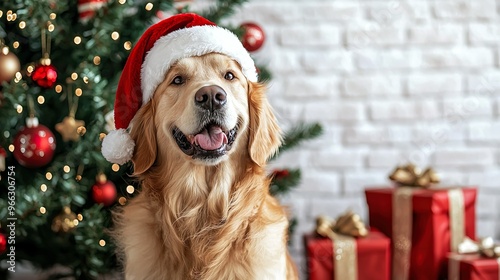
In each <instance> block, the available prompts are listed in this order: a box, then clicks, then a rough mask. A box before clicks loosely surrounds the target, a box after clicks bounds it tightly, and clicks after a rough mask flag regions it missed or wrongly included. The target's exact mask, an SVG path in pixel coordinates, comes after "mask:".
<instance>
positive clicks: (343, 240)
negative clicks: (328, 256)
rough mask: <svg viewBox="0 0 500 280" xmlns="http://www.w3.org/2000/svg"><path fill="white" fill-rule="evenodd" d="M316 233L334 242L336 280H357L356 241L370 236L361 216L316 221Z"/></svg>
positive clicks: (343, 216)
mask: <svg viewBox="0 0 500 280" xmlns="http://www.w3.org/2000/svg"><path fill="white" fill-rule="evenodd" d="M316 232H317V233H318V234H319V235H321V236H323V237H328V238H330V239H331V240H332V244H333V264H334V275H333V277H334V278H333V279H336V280H357V279H358V262H357V252H356V251H357V250H356V239H355V238H354V237H364V236H366V235H368V230H367V229H366V227H365V225H364V223H363V222H362V221H361V218H360V217H359V215H357V214H354V213H352V212H347V213H345V214H343V215H341V216H339V217H338V218H337V219H336V220H331V219H330V218H328V217H325V216H319V217H318V218H317V219H316Z"/></svg>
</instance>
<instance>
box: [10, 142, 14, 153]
mask: <svg viewBox="0 0 500 280" xmlns="http://www.w3.org/2000/svg"><path fill="white" fill-rule="evenodd" d="M14 150H15V147H14V145H12V144H10V145H9V151H10V152H11V153H13V152H14Z"/></svg>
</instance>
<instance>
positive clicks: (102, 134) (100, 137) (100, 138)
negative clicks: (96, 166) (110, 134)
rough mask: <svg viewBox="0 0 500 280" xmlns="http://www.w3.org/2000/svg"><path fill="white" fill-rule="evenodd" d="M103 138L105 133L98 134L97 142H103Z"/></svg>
mask: <svg viewBox="0 0 500 280" xmlns="http://www.w3.org/2000/svg"><path fill="white" fill-rule="evenodd" d="M104 137H106V133H102V132H101V133H99V141H101V142H102V140H104Z"/></svg>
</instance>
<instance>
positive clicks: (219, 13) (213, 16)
mask: <svg viewBox="0 0 500 280" xmlns="http://www.w3.org/2000/svg"><path fill="white" fill-rule="evenodd" d="M247 1H248V0H217V3H216V4H215V6H214V7H212V8H210V9H208V11H206V12H202V13H201V15H202V16H203V17H205V18H207V19H208V20H210V21H212V22H215V23H219V22H220V21H221V20H222V19H223V18H225V17H227V16H229V15H232V14H233V13H234V12H235V11H236V9H237V8H238V7H240V6H241V5H243V4H244V3H245V2H247Z"/></svg>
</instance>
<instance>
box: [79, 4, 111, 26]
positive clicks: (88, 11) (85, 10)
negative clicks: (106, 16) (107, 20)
mask: <svg viewBox="0 0 500 280" xmlns="http://www.w3.org/2000/svg"><path fill="white" fill-rule="evenodd" d="M107 2H108V0H78V4H77V7H78V18H79V20H80V22H82V23H87V22H88V21H89V20H90V19H92V18H93V17H94V16H95V11H96V10H98V9H100V8H102V7H104V6H105V5H106V4H107Z"/></svg>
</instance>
